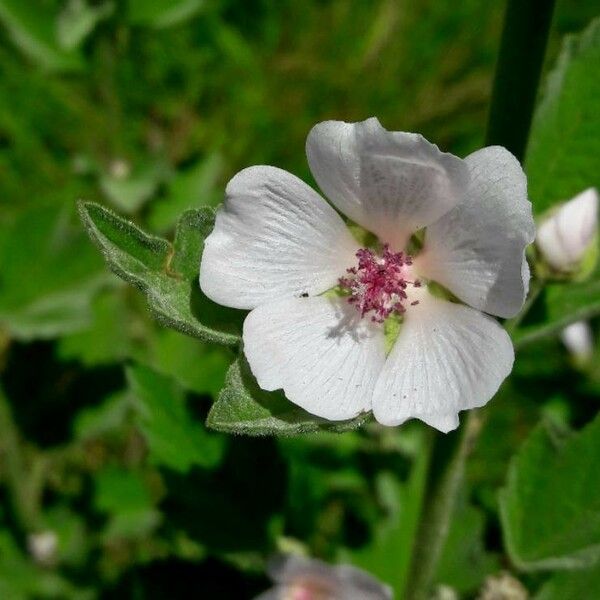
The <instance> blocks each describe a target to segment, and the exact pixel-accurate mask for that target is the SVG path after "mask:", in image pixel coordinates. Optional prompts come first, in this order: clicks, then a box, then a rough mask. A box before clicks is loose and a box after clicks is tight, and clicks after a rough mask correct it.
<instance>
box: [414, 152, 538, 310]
mask: <svg viewBox="0 0 600 600" xmlns="http://www.w3.org/2000/svg"><path fill="white" fill-rule="evenodd" d="M465 162H466V163H467V165H468V167H469V171H470V174H471V178H470V184H469V190H468V194H467V196H466V198H465V199H464V201H463V202H462V203H461V204H459V205H458V206H457V207H456V208H455V209H454V210H452V211H451V212H449V213H448V214H446V215H445V216H443V217H442V218H441V219H440V220H439V221H437V222H436V223H434V224H433V225H431V226H429V227H428V228H427V231H426V238H425V247H424V251H423V252H422V254H420V255H419V256H417V258H416V260H415V268H416V270H417V271H418V273H419V275H421V276H423V277H426V278H429V279H433V280H434V281H437V282H438V283H441V284H442V285H444V286H445V287H447V288H448V289H449V290H450V291H451V292H452V293H453V294H454V295H455V296H457V297H458V298H460V299H461V300H462V301H463V302H466V303H467V304H470V305H471V306H473V307H474V308H477V309H479V310H482V311H484V312H487V313H490V314H493V315H498V316H500V317H512V316H514V315H515V314H516V313H518V312H519V310H520V309H521V307H522V305H523V302H524V300H525V296H526V295H527V290H528V286H529V267H528V265H527V261H526V260H525V248H526V246H527V245H528V244H530V243H531V242H532V241H533V238H534V235H535V226H534V223H533V217H532V215H531V203H530V202H529V200H528V199H527V180H526V178H525V174H524V173H523V170H522V169H521V165H519V162H518V161H517V159H516V158H515V157H514V156H513V155H512V154H511V153H510V152H508V150H506V149H504V148H502V147H500V146H490V147H489V148H483V149H482V150H478V151H477V152H474V153H473V154H470V155H469V156H467V158H466V159H465Z"/></svg>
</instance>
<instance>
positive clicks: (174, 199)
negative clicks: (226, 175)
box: [148, 153, 224, 230]
mask: <svg viewBox="0 0 600 600" xmlns="http://www.w3.org/2000/svg"><path fill="white" fill-rule="evenodd" d="M223 165H224V161H223V158H222V157H221V155H220V154H216V153H215V154H209V155H208V156H207V157H206V158H205V159H203V160H200V161H198V162H197V163H196V164H195V165H193V166H192V167H190V168H189V169H187V170H185V171H182V172H179V173H177V175H175V177H174V178H173V179H172V181H170V182H169V186H168V189H167V193H166V196H165V197H164V198H161V199H158V200H156V201H154V202H153V203H152V206H151V207H150V213H149V216H148V222H149V223H150V225H151V226H152V227H153V228H155V229H157V230H165V229H169V228H170V227H172V226H173V225H174V224H175V222H176V221H177V218H178V217H179V215H180V214H181V213H182V212H183V211H185V210H188V209H190V208H199V207H200V206H216V205H217V204H218V203H219V202H221V200H222V196H223V191H222V189H218V188H217V182H218V180H219V177H220V175H221V173H222V171H223Z"/></svg>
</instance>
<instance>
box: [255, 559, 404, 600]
mask: <svg viewBox="0 0 600 600" xmlns="http://www.w3.org/2000/svg"><path fill="white" fill-rule="evenodd" d="M269 575H270V577H271V579H272V580H273V581H274V582H275V584H276V585H275V587H274V588H273V589H271V590H269V591H267V592H265V593H264V594H261V595H260V596H258V597H257V598H255V600H392V592H391V590H390V588H389V587H387V586H384V585H383V584H381V583H379V582H378V581H377V580H376V579H374V578H373V577H371V576H370V575H369V574H368V573H366V572H365V571H361V570H359V569H355V568H354V567H351V566H348V565H339V566H335V567H334V566H331V565H328V564H326V563H324V562H321V561H319V560H311V559H308V558H303V557H301V556H294V555H289V556H286V557H282V558H279V559H276V560H273V561H271V563H270V565H269Z"/></svg>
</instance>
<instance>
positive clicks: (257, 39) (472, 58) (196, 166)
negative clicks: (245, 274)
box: [0, 0, 600, 600]
mask: <svg viewBox="0 0 600 600" xmlns="http://www.w3.org/2000/svg"><path fill="white" fill-rule="evenodd" d="M595 4H596V3H595V2H593V1H592V0H590V1H587V0H586V1H585V2H578V3H570V2H568V1H567V0H563V1H562V2H560V1H559V2H558V5H557V8H556V14H555V19H554V26H553V30H552V34H551V38H550V44H549V50H548V57H547V61H546V67H545V71H544V73H545V74H544V77H543V81H544V83H543V86H542V89H541V92H540V99H539V103H538V109H537V112H536V116H535V119H534V123H533V128H532V135H531V139H530V143H529V147H528V151H527V155H526V160H525V167H526V170H527V172H528V176H529V189H530V195H531V199H532V202H533V204H534V209H535V212H536V214H538V215H541V214H542V213H543V212H544V211H546V210H547V209H549V208H551V207H552V206H553V205H555V204H556V203H557V202H559V201H562V200H566V199H568V198H569V197H571V196H573V195H575V194H576V193H578V192H580V191H582V189H583V188H586V187H590V186H593V185H595V186H596V187H599V188H600V181H599V179H598V178H599V174H600V164H599V158H598V157H599V156H600V147H599V145H600V119H599V117H598V97H599V95H600V70H599V68H598V65H599V64H600V27H599V22H598V21H597V20H596V21H595V22H593V23H592V24H591V25H589V23H590V21H591V19H592V18H593V17H594V16H595V12H597V6H595ZM501 24H502V3H492V2H480V1H478V0H465V1H463V2H460V3H446V2H435V1H430V0H415V1H414V2H397V1H396V0H378V1H376V2H347V1H345V0H302V1H294V0H283V1H280V2H277V3H274V2H268V1H267V0H254V1H252V2H245V1H242V0H174V1H171V2H159V1H157V0H128V1H125V0H97V1H96V0H93V1H92V0H0V377H1V388H0V598H6V599H8V600H13V599H14V600H21V599H24V600H25V599H29V598H44V599H45V598H52V599H54V598H56V599H63V598H66V599H73V600H79V599H81V600H84V599H85V600H87V599H90V600H91V599H94V598H188V597H193V596H195V597H198V598H224V599H227V598H232V599H237V598H241V599H244V598H252V597H253V596H254V595H256V594H258V593H259V592H260V591H263V590H265V589H267V588H268V586H269V581H268V579H267V578H266V576H265V561H266V559H267V558H268V557H269V555H271V554H272V553H274V552H275V551H289V550H298V551H304V552H307V553H308V554H310V555H313V556H316V557H320V558H322V559H325V560H328V561H331V562H335V561H344V562H349V563H352V564H354V565H356V566H359V567H362V568H365V569H367V570H369V571H370V572H371V573H373V574H374V575H376V576H378V577H380V578H381V579H382V580H384V581H386V582H387V583H389V584H390V585H391V586H392V587H393V588H394V590H395V592H396V598H398V599H399V598H402V592H403V590H404V589H405V585H406V579H407V576H408V571H409V561H410V552H411V548H412V544H413V541H414V536H415V532H416V529H417V523H418V518H419V514H420V510H421V506H422V503H423V500H424V498H423V495H424V490H425V485H426V478H427V469H428V466H429V462H430V458H431V457H430V456H429V450H428V448H429V437H430V432H429V431H427V430H426V429H425V428H424V427H421V426H420V425H419V424H418V423H409V424H407V425H405V426H403V427H401V428H399V429H386V428H382V427H379V426H377V425H375V424H373V423H369V422H365V421H368V420H365V419H358V420H356V421H352V422H347V423H342V424H337V425H335V426H332V424H328V423H327V422H325V421H323V420H321V419H318V418H316V417H313V416H312V415H309V414H308V413H305V412H304V411H302V410H300V409H298V408H296V407H295V406H293V405H291V404H290V403H289V402H288V401H287V400H286V399H285V398H284V397H283V396H282V395H280V394H278V393H272V394H267V393H264V392H262V391H261V390H259V389H258V387H257V385H256V383H255V381H254V380H253V378H252V376H251V374H250V373H249V370H248V367H247V365H246V364H245V361H244V359H243V356H240V355H239V352H238V350H239V349H238V345H239V341H240V332H241V322H242V319H243V314H242V313H240V312H239V311H234V310H223V309H220V308H218V307H216V305H213V304H212V303H211V302H210V301H209V300H208V299H207V298H206V297H204V296H203V295H202V293H201V291H200V289H199V287H198V285H197V274H198V263H199V256H200V253H201V251H202V247H203V241H204V238H205V236H206V235H207V234H208V233H209V231H210V229H211V227H212V223H213V219H214V208H215V207H216V206H217V205H218V204H219V203H220V201H221V199H222V195H223V189H224V186H225V184H226V182H227V180H228V179H229V178H230V177H231V176H232V175H233V174H235V172H236V171H238V170H239V169H241V168H243V167H245V166H248V165H252V164H273V165H277V166H279V167H281V168H287V169H289V170H290V171H293V172H294V173H296V174H298V175H299V176H301V177H303V178H304V179H305V180H307V181H310V174H309V171H308V167H307V164H306V160H305V158H304V151H303V149H304V141H305V137H306V134H307V132H308V131H309V129H310V128H311V127H312V125H314V124H315V123H316V122H318V121H320V120H324V119H328V118H335V119H343V120H347V121H356V120H361V119H364V118H366V117H369V116H372V115H376V116H378V117H379V118H380V119H381V121H382V122H383V123H384V125H385V126H386V127H388V128H389V129H395V130H406V131H418V132H420V133H423V134H424V135H425V136H426V137H428V138H429V139H431V140H433V141H435V142H436V143H437V144H438V145H439V146H440V147H442V148H443V149H445V150H449V151H452V152H454V153H456V154H458V155H461V156H464V155H466V154H468V153H469V152H471V151H473V150H475V149H477V148H479V147H481V145H482V144H483V140H484V133H485V131H484V130H485V122H486V112H487V107H488V104H489V96H490V90H491V82H492V76H493V67H494V63H495V60H496V56H497V49H498V43H499V36H500V30H501ZM582 31H583V33H580V32H582ZM565 34H568V36H567V37H566V39H565V38H564V35H565ZM119 215H120V216H119ZM88 234H89V236H88ZM90 238H91V240H90ZM94 244H95V245H94ZM98 249H99V250H100V252H99V251H98ZM103 259H104V260H103ZM107 265H108V267H110V271H112V273H111V272H110V271H109V269H107ZM599 269H600V266H599V267H598V268H597V269H596V271H595V273H593V275H592V276H591V278H589V279H588V280H587V281H585V282H581V283H577V284H572V285H570V284H569V285H567V284H562V283H554V284H550V285H548V286H547V287H546V288H545V289H544V291H542V292H541V294H540V295H539V297H538V298H537V300H536V302H535V303H534V304H533V306H532V308H531V311H530V312H529V314H528V316H527V317H526V319H525V320H524V321H523V322H522V323H520V324H519V325H518V326H517V325H516V324H515V326H514V328H513V330H512V335H513V339H514V341H515V344H516V346H517V348H518V349H519V351H518V355H517V363H516V366H515V372H514V376H513V377H512V378H511V380H510V381H508V382H507V383H506V385H504V386H503V388H502V389H501V391H500V393H499V394H498V396H497V397H496V398H495V399H494V400H493V402H492V403H491V405H490V406H489V408H488V409H487V410H486V416H485V420H486V423H485V427H484V428H483V430H482V432H481V438H480V440H479V444H478V445H477V447H476V448H475V450H474V453H473V456H472V458H471V460H470V461H469V463H468V466H467V473H466V475H467V476H466V482H465V488H464V490H463V491H462V492H461V494H460V497H459V501H458V504H457V506H456V507H455V509H454V512H453V515H452V520H451V525H450V531H449V536H448V539H447V541H446V544H445V546H444V548H443V552H442V556H441V560H440V563H439V565H438V568H437V572H436V576H435V584H436V589H437V592H438V593H441V592H439V586H446V588H451V590H453V591H454V593H455V594H456V597H458V598H475V597H478V594H480V593H481V590H482V588H483V586H484V583H485V581H486V578H488V577H489V576H494V575H498V574H499V573H500V572H501V571H503V570H508V571H510V572H511V574H512V576H513V577H516V578H518V579H520V580H521V582H522V583H523V585H525V586H526V588H527V589H528V590H529V592H530V593H531V596H532V597H534V598H536V599H538V600H565V599H567V600H568V599H570V598H573V599H575V598H577V599H583V600H585V599H589V600H593V599H595V598H597V597H600V572H599V570H598V569H599V567H598V559H599V558H600V552H599V548H600V500H599V499H600V489H598V482H597V479H598V478H597V472H598V467H599V466H600V434H599V432H598V428H599V421H598V417H597V416H595V415H596V414H597V412H598V407H599V401H600V349H599V348H600V347H599V346H598V344H596V347H595V348H596V349H595V356H594V358H593V360H591V361H589V362H588V363H587V364H585V365H580V364H576V363H575V362H574V361H573V360H572V359H571V357H569V355H568V354H567V352H566V351H565V349H564V348H563V347H562V346H561V344H560V342H559V341H558V340H557V337H556V334H557V333H558V331H559V330H560V328H561V327H563V326H564V325H565V324H567V323H569V322H571V321H573V320H575V319H579V318H590V319H592V321H591V323H592V326H593V329H594V331H595V334H596V336H597V335H598V329H599V327H598V322H597V320H595V319H594V317H595V315H597V314H598V313H599V312H600V270H599ZM121 278H122V279H124V280H125V282H128V283H130V284H133V286H131V285H128V284H127V283H125V282H124V281H122V280H121ZM136 288H137V289H136ZM155 319H156V320H155ZM341 432H344V433H341ZM232 434H234V435H232ZM271 434H280V437H279V436H278V437H269V436H270V435H271ZM297 434H300V435H297ZM44 536H46V537H45V539H46V541H48V540H50V542H49V543H47V544H46V548H45V549H44V544H43V541H44ZM488 583H489V582H488ZM432 593H433V592H432ZM441 597H442V596H441V595H440V596H439V598H441ZM479 597H481V598H484V596H483V595H481V596H479ZM486 598H487V597H486Z"/></svg>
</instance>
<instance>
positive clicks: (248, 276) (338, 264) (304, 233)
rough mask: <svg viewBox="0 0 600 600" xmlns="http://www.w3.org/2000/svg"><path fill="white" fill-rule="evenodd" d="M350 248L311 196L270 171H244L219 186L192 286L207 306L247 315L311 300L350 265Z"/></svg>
mask: <svg viewBox="0 0 600 600" xmlns="http://www.w3.org/2000/svg"><path fill="white" fill-rule="evenodd" d="M357 249H358V244H357V242H356V241H355V240H354V238H353V237H352V235H351V234H350V232H349V230H348V228H347V227H346V225H345V224H344V222H343V220H342V219H341V217H340V216H339V215H338V214H337V213H336V212H335V210H334V209H333V208H332V207H331V206H329V204H327V202H325V200H323V198H321V196H319V194H317V193H316V192H315V191H314V190H313V189H311V188H310V187H309V186H308V185H306V184H305V183H304V182H303V181H302V180H300V179H298V178H297V177H295V176H294V175H292V174H290V173H287V172H286V171H283V170H281V169H277V168H275V167H250V168H248V169H244V170H243V171H241V172H240V173H238V174H237V175H236V176H235V177H234V178H233V179H232V180H231V181H230V182H229V184H228V185H227V190H226V199H225V203H224V204H223V206H222V208H220V209H219V211H218V212H217V218H216V222H215V228H214V230H213V232H212V233H211V234H210V235H209V236H208V237H207V238H206V242H205V245H204V252H203V254H202V264H201V266H200V287H201V288H202V291H203V292H204V293H205V294H206V295H207V296H208V297H209V298H210V299H211V300H214V301H215V302H218V303H219V304H223V305H225V306H232V307H234V308H246V309H252V308H254V307H256V306H258V305H259V304H262V303H265V302H270V301H272V300H277V299H279V298H285V297H293V296H300V295H303V294H309V295H313V294H319V293H322V292H324V291H326V290H328V289H329V288H331V287H333V286H335V285H336V284H337V281H338V278H339V277H340V276H342V275H343V274H344V272H345V270H346V268H347V267H349V266H351V265H352V264H354V262H355V261H356V259H355V256H354V255H355V252H356V250H357Z"/></svg>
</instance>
